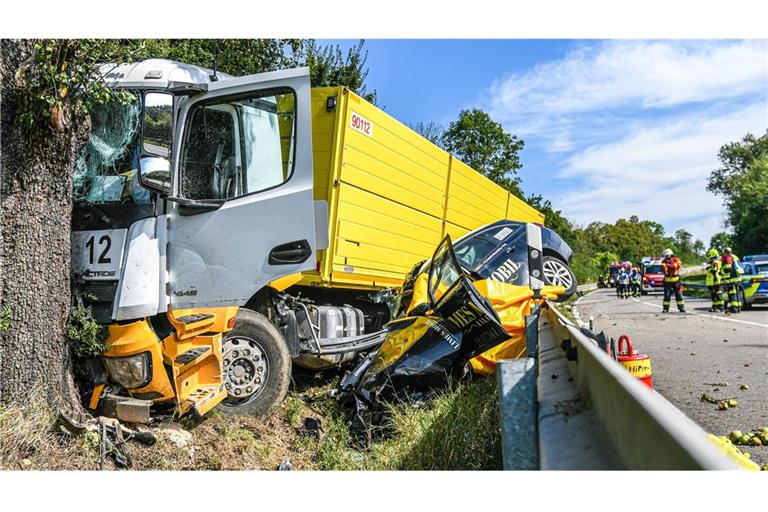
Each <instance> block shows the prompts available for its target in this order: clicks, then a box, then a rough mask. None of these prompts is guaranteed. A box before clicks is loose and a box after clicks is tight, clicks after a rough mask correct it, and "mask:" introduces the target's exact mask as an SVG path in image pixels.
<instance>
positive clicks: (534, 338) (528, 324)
mask: <svg viewBox="0 0 768 512" xmlns="http://www.w3.org/2000/svg"><path fill="white" fill-rule="evenodd" d="M540 312H541V306H540V305H539V304H534V305H533V307H532V308H531V314H530V315H528V316H526V317H525V345H526V349H527V351H528V357H533V358H535V357H537V356H538V354H539V314H540Z"/></svg>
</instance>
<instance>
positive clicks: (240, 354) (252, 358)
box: [216, 308, 291, 418]
mask: <svg viewBox="0 0 768 512" xmlns="http://www.w3.org/2000/svg"><path fill="white" fill-rule="evenodd" d="M222 357H223V359H224V383H225V386H226V388H227V398H225V399H224V401H222V402H221V403H220V404H219V405H218V407H217V409H216V410H218V411H219V412H221V413H223V414H225V415H226V414H233V415H242V414H247V415H251V416H255V417H257V418H266V417H268V416H269V415H270V414H272V412H273V411H274V410H275V409H276V408H277V406H278V405H280V403H281V402H282V401H283V400H284V399H285V396H286V395H287V394H288V386H289V385H290V382H291V355H290V353H289V352H288V344H287V343H286V342H285V338H283V335H282V334H281V333H280V331H278V330H277V327H275V326H274V325H273V324H272V322H270V321H269V320H267V318H266V317H265V316H264V315H261V314H259V313H256V312H255V311H251V310H250V309H245V308H240V310H239V311H238V312H237V323H236V324H235V328H234V329H232V330H231V331H229V332H228V333H226V334H225V335H224V340H223V346H222Z"/></svg>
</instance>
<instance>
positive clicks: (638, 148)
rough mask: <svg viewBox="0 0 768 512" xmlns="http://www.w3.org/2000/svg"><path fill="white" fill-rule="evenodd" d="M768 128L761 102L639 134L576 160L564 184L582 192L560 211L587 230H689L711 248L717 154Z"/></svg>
mask: <svg viewBox="0 0 768 512" xmlns="http://www.w3.org/2000/svg"><path fill="white" fill-rule="evenodd" d="M767 126H768V104H766V102H765V101H758V102H756V103H753V104H751V105H748V106H746V107H742V108H741V109H738V110H735V111H733V112H729V113H725V114H720V115H715V114H712V113H707V112H697V113H695V114H686V115H683V116H678V117H672V118H670V119H668V120H667V121H654V122H649V123H648V124H646V125H645V126H642V127H635V128H634V129H633V130H632V131H631V132H629V133H627V134H625V135H624V136H622V137H620V138H618V140H614V141H610V142H604V143H602V144H599V145H594V146H590V147H587V148H585V149H584V150H582V151H579V152H576V153H574V154H573V155H572V156H571V157H570V159H568V160H567V161H566V163H565V167H564V169H563V171H562V173H561V177H567V178H571V179H572V178H578V179H580V180H581V182H582V183H583V185H582V186H580V187H576V188H574V189H571V190H568V191H564V192H561V193H560V194H559V197H557V198H556V199H555V201H556V205H557V206H558V208H562V209H563V212H564V213H565V214H566V215H568V216H570V217H572V218H574V220H576V221H577V222H579V223H582V224H586V223H589V222H592V221H594V220H600V221H605V222H613V221H614V220H616V219H617V218H619V217H625V218H626V217H629V216H630V215H638V216H640V217H641V218H646V219H652V220H655V221H657V222H661V223H662V224H664V225H665V226H666V227H667V230H668V231H669V232H672V231H673V230H674V229H677V228H678V227H685V228H686V229H688V230H689V231H691V232H692V233H694V235H695V236H697V237H699V238H702V240H704V241H705V242H706V241H708V240H709V236H711V235H712V233H714V232H715V231H718V230H720V229H722V226H721V225H720V223H719V219H721V218H722V212H723V208H722V202H721V200H720V198H718V197H716V196H714V195H712V194H711V193H709V192H707V191H706V183H707V177H708V176H709V174H710V172H711V171H712V170H713V169H715V168H716V167H717V166H718V160H717V151H718V149H719V148H720V146H722V145H723V144H724V143H725V142H728V141H732V140H737V139H740V138H741V137H742V136H744V135H745V134H746V133H747V132H752V133H763V132H764V131H765V129H766V127H767ZM694 231H695V232H694Z"/></svg>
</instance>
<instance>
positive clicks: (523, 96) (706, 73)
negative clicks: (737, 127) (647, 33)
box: [491, 41, 768, 119]
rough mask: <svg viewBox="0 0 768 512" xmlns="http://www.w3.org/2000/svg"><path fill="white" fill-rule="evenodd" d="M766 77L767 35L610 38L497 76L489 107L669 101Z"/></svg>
mask: <svg viewBox="0 0 768 512" xmlns="http://www.w3.org/2000/svg"><path fill="white" fill-rule="evenodd" d="M767 79H768V41H735V42H712V43H707V42H702V41H694V42H676V41H650V42H649V41H609V42H606V43H602V44H599V45H596V46H584V47H581V48H579V49H577V50H574V51H572V52H570V53H569V54H567V55H566V56H565V58H563V59H561V60H556V61H552V62H547V63H543V64H539V65H537V66H534V67H533V68H532V69H530V70H528V71H524V72H522V73H513V74H510V75H507V76H506V77H504V78H503V79H501V80H498V81H496V82H495V83H494V84H493V85H492V87H491V94H492V96H493V100H492V107H493V110H494V113H495V114H496V115H497V116H498V117H499V118H502V119H518V118H519V116H527V115H529V114H535V115H537V116H542V115H543V116H547V115H554V116H558V117H559V116H562V115H564V114H572V113H580V112H590V111H594V110H604V109H610V108H615V107H619V106H622V107H625V106H627V105H634V106H636V107H638V108H651V107H670V106H674V105H681V104H687V103H691V102H698V101H708V100H712V99H716V98H732V97H737V96H741V95H744V94H749V93H755V92H761V91H765V87H766V80H767Z"/></svg>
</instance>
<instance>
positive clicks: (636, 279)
mask: <svg viewBox="0 0 768 512" xmlns="http://www.w3.org/2000/svg"><path fill="white" fill-rule="evenodd" d="M629 281H630V282H631V283H633V284H640V281H641V277H640V272H637V271H635V270H633V271H632V272H630V273H629Z"/></svg>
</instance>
